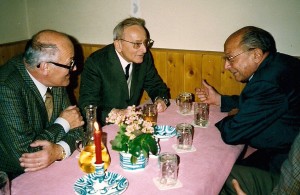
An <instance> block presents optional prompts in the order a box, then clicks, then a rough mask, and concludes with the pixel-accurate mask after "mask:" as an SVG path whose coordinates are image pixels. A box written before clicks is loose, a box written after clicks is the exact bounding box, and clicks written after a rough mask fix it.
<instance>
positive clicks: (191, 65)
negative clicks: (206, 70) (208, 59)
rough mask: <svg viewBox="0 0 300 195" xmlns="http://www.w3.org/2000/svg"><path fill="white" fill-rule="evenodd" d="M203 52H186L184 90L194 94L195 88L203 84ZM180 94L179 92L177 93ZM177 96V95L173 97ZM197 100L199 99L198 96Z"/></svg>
mask: <svg viewBox="0 0 300 195" xmlns="http://www.w3.org/2000/svg"><path fill="white" fill-rule="evenodd" d="M201 67H202V54H201V53H188V52H187V53H185V58H184V75H183V76H184V91H185V92H189V93H192V94H194V93H195V88H196V87H200V86H201V81H202V68H201ZM177 96H178V94H177ZM172 98H175V97H172ZM194 98H196V99H195V100H196V101H197V100H198V98H197V97H194Z"/></svg>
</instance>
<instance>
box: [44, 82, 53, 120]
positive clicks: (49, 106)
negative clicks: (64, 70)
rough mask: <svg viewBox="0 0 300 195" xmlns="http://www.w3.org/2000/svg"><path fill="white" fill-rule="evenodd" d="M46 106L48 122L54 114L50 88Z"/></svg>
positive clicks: (47, 93)
mask: <svg viewBox="0 0 300 195" xmlns="http://www.w3.org/2000/svg"><path fill="white" fill-rule="evenodd" d="M45 106H46V110H47V113H48V120H49V121H50V119H51V116H52V112H53V96H52V92H51V89H50V88H47V92H46V100H45Z"/></svg>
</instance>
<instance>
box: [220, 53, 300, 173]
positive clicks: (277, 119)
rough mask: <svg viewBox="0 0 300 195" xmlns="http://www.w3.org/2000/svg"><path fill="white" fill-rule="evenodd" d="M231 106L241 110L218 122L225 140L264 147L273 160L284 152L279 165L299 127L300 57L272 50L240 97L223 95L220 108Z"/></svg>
mask: <svg viewBox="0 0 300 195" xmlns="http://www.w3.org/2000/svg"><path fill="white" fill-rule="evenodd" d="M232 108H239V112H238V114H237V115H235V116H228V117H225V118H224V119H223V120H221V121H220V122H218V123H217V124H216V126H217V127H218V128H219V130H220V131H221V135H222V138H223V140H224V142H226V143H228V144H249V145H250V146H252V147H255V148H257V149H265V150H267V151H268V152H270V153H272V156H273V157H271V158H273V159H274V160H275V157H274V156H276V155H277V154H284V157H283V158H281V160H278V161H277V162H279V161H280V162H279V164H278V165H277V168H279V167H280V165H281V163H282V161H283V160H284V159H285V158H286V157H287V153H288V151H289V149H290V146H291V144H292V143H293V140H294V138H295V137H296V135H297V134H298V132H299V129H300V61H299V59H296V58H294V57H291V56H288V55H285V54H280V53H276V54H273V55H271V54H270V55H269V56H268V57H267V58H266V59H265V60H264V61H263V63H262V64H261V65H260V66H259V68H258V69H257V71H256V72H255V73H254V75H253V77H252V78H251V79H250V81H249V82H248V83H247V84H246V86H245V88H244V89H243V91H242V93H241V94H240V96H239V97H238V96H233V97H230V96H222V98H221V110H222V111H230V110H231V109H232ZM273 154H274V155H273ZM275 161H276V160H275ZM278 166H279V167H278Z"/></svg>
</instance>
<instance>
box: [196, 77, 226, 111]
mask: <svg viewBox="0 0 300 195" xmlns="http://www.w3.org/2000/svg"><path fill="white" fill-rule="evenodd" d="M202 84H203V88H196V89H195V93H196V95H197V97H198V98H199V99H200V101H201V102H203V103H207V104H213V105H217V106H220V105H221V95H220V94H219V93H218V92H217V91H216V90H215V89H214V88H213V87H211V86H210V85H208V84H207V83H206V81H202Z"/></svg>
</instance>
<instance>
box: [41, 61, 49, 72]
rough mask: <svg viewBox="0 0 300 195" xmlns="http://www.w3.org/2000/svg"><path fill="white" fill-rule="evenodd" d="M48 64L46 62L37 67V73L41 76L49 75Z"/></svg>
mask: <svg viewBox="0 0 300 195" xmlns="http://www.w3.org/2000/svg"><path fill="white" fill-rule="evenodd" d="M49 68H50V67H49V64H48V63H47V62H41V63H40V65H39V71H41V73H42V74H43V75H48V73H49Z"/></svg>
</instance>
